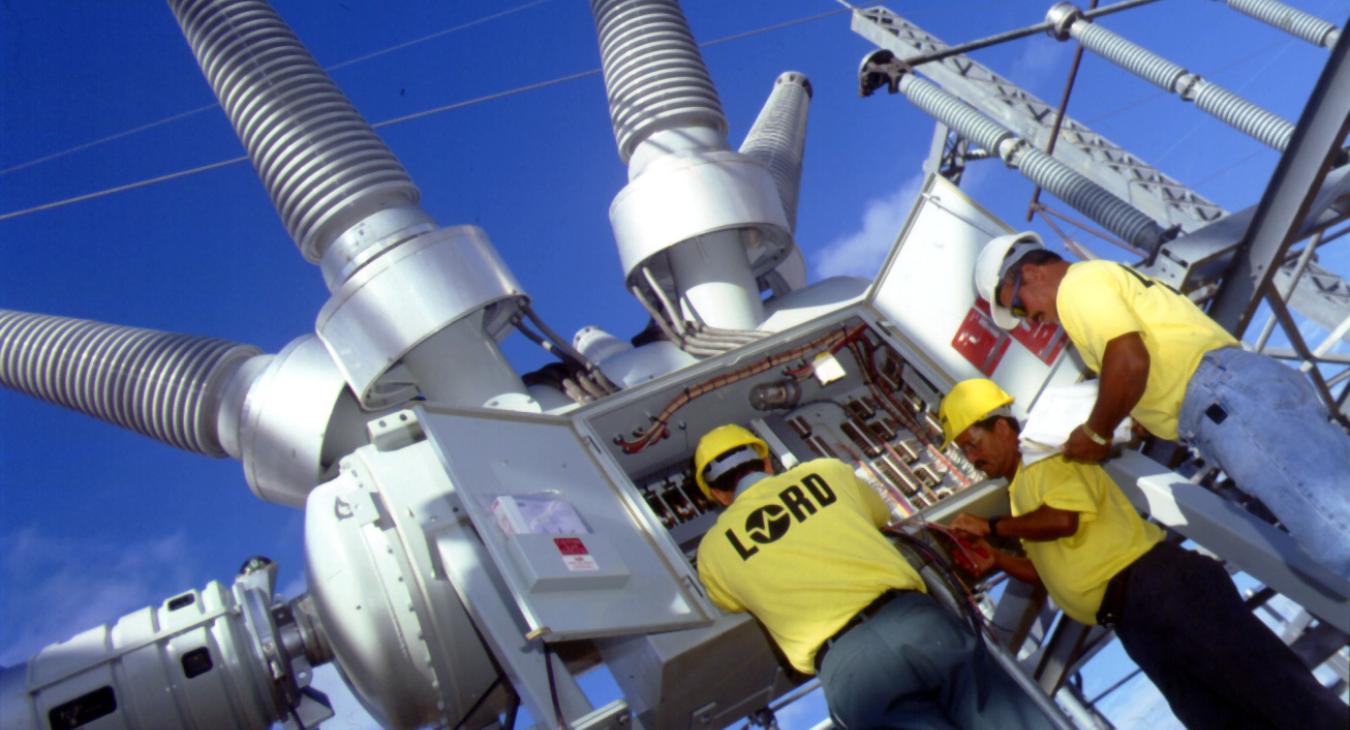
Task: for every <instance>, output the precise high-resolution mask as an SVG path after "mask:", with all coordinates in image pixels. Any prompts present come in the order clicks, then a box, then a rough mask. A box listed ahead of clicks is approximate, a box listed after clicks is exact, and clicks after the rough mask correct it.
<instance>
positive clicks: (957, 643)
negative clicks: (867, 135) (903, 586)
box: [820, 591, 1053, 730]
mask: <svg viewBox="0 0 1350 730" xmlns="http://www.w3.org/2000/svg"><path fill="white" fill-rule="evenodd" d="M820 685H821V687H822V688H823V689H824V690H825V702H826V704H828V705H829V708H830V715H831V717H833V718H834V721H835V723H836V724H838V725H840V726H841V727H843V728H846V729H847V730H864V729H866V728H914V729H916V730H918V729H924V730H926V729H928V728H932V729H933V730H938V729H939V728H942V729H946V728H988V729H989V730H1018V728H1050V727H1053V726H1052V725H1051V724H1050V721H1049V720H1048V719H1046V717H1045V715H1044V714H1042V713H1041V711H1040V708H1038V707H1037V706H1036V703H1035V702H1033V701H1032V700H1031V698H1030V697H1029V696H1028V695H1027V694H1026V693H1025V692H1023V691H1022V689H1021V688H1020V687H1018V686H1017V684H1016V683H1015V682H1014V681H1013V680H1012V678H1011V677H1009V676H1008V675H1007V674H1004V673H1003V671H1002V670H1001V669H1000V668H999V667H998V665H997V664H996V663H995V662H994V660H993V658H991V657H990V656H989V655H988V653H987V652H986V651H985V650H984V649H983V648H982V647H980V646H979V645H978V641H977V639H976V638H975V635H974V634H972V633H971V631H970V629H969V628H968V627H967V626H965V625H964V624H962V623H961V622H960V621H958V620H956V618H955V617H953V616H952V615H950V614H948V613H947V612H946V611H944V610H942V609H941V608H940V607H939V606H938V605H937V603H935V602H934V601H933V599H932V598H930V597H929V596H928V595H927V594H924V593H918V592H915V591H905V592H903V593H901V594H900V595H899V596H897V597H895V598H893V599H891V601H890V602H889V603H887V604H886V605H885V606H884V607H882V608H881V609H880V610H879V611H877V613H876V614H874V615H873V616H872V617H871V618H869V619H867V620H866V621H864V622H862V623H860V624H858V625H857V626H854V627H853V628H851V629H849V630H848V631H847V632H845V633H844V634H843V635H841V636H839V637H838V638H837V639H835V640H834V642H833V643H832V644H831V645H830V648H829V651H828V652H826V654H825V659H824V661H823V662H822V663H821V666H820Z"/></svg>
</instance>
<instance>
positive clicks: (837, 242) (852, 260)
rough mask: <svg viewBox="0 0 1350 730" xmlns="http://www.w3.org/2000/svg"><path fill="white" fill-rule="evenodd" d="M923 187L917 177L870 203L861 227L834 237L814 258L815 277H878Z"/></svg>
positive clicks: (920, 179)
mask: <svg viewBox="0 0 1350 730" xmlns="http://www.w3.org/2000/svg"><path fill="white" fill-rule="evenodd" d="M922 184H923V176H922V175H915V176H914V177H912V178H910V179H909V180H907V181H905V182H904V183H903V184H901V186H900V188H899V189H898V190H896V191H895V193H893V194H891V195H888V196H886V197H884V198H875V199H872V200H869V201H867V204H866V206H865V208H864V209H863V215H862V224H861V227H860V228H859V229H858V230H856V231H854V232H853V233H850V234H848V235H845V236H841V237H839V238H835V239H834V240H832V241H830V243H829V244H827V245H826V246H825V248H823V249H821V250H820V251H818V252H816V254H815V255H814V256H812V268H813V269H814V270H815V278H817V279H822V278H826V277H830V276H861V277H865V278H871V277H873V276H875V275H876V273H877V270H878V269H880V268H881V263H882V261H884V260H885V259H886V254H887V252H889V251H890V250H891V245H892V244H893V243H895V237H896V235H897V234H899V233H900V226H901V224H903V223H904V221H905V218H906V216H908V215H909V211H910V209H911V208H912V207H913V205H914V199H915V198H916V197H917V196H918V194H919V189H920V186H922Z"/></svg>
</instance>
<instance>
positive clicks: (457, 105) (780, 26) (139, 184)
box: [0, 8, 846, 221]
mask: <svg viewBox="0 0 1350 730" xmlns="http://www.w3.org/2000/svg"><path fill="white" fill-rule="evenodd" d="M843 12H846V10H845V9H844V8H840V9H838V10H830V11H827V12H824V13H816V14H815V15H807V16H803V17H801V18H795V19H793V20H786V21H783V22H781V23H774V24H772V25H766V26H762V27H760V28H755V29H753V30H748V31H744V32H741V33H733V34H731V35H727V36H722V37H720V38H714V39H712V40H710V41H705V42H703V43H700V44H698V45H699V47H700V48H708V47H710V46H716V45H721V44H723V43H730V42H732V41H738V40H741V39H744V38H750V37H752V36H756V35H761V34H764V33H770V32H773V31H778V30H784V29H786V28H791V27H793V26H797V25H803V24H806V23H811V22H814V21H817V20H821V19H823V18H828V17H832V16H835V15H839V14H840V13H843ZM447 32H448V31H447ZM368 55H373V54H368ZM600 72H601V69H599V68H593V69H589V70H586V71H579V72H577V73H572V74H566V75H564V76H558V77H556V78H552V79H548V80H546V81H539V82H536V83H532V84H526V85H524V86H518V87H515V88H513V89H507V90H505V91H499V92H496V93H493V94H487V95H485V96H480V97H475V98H473V99H466V100H464V101H458V102H454V103H451V104H445V105H443V106H438V107H435V108H432V109H428V110H425V111H421V112H415V113H412V114H405V115H403V116H399V117H393V118H391V119H386V120H383V121H380V122H376V123H374V124H371V125H370V126H371V127H372V128H373V129H380V128H382V127H389V126H393V125H395V124H401V123H403V122H408V121H412V120H414V119H421V118H423V117H428V116H432V115H435V114H441V113H443V112H448V111H453V110H456V109H463V108H464V107H468V106H473V105H475V104H481V103H483V102H488V101H495V100H497V99H503V98H506V97H509V96H516V95H518V94H524V93H526V92H530V91H537V90H539V89H544V88H548V87H550V86H555V85H557V84H561V83H565V82H567V81H575V80H577V79H582V78H586V77H589V76H598V75H599V74H600ZM215 106H216V105H212V107H215ZM204 109H205V108H203V109H202V110H198V111H203V110H204ZM194 113H196V111H193V112H184V113H183V114H180V115H178V117H177V118H182V117H184V116H189V115H191V114H194ZM168 121H169V120H161V121H159V122H154V123H152V124H150V125H144V126H142V127H139V128H138V129H137V130H129V131H127V132H122V133H119V134H117V135H113V137H110V138H107V139H112V138H116V137H122V136H126V135H129V134H132V133H133V132H135V131H139V130H140V129H148V128H150V127H153V126H158V125H159V124H164V123H167V122H168ZM99 143H100V141H94V142H89V143H86V145H85V146H84V147H81V149H84V148H87V147H90V146H94V145H96V144H99ZM71 151H74V150H73V149H72V150H71ZM61 154H65V153H56V155H49V156H48V157H49V158H50V157H53V156H60V155H61ZM246 160H248V157H247V156H240V157H233V158H230V159H228V160H220V161H218V162H212V163H210V164H207V165H201V166H199V167H193V168H189V169H186V170H179V171H177V172H171V173H167V174H165V175H159V176H156V177H152V178H147V179H145V180H138V181H136V182H131V183H126V184H123V185H117V186H115V187H111V188H106V189H103V190H98V191H95V192H92V193H85V194H83V195H76V196H74V197H70V198H63V199H61V200H55V201H52V202H49V203H43V204H41V205H35V206H32V207H30V208H24V209H22V210H14V211H10V212H8V213H0V221H5V220H9V219H11V218H19V217H22V216H25V215H30V214H32V213H39V212H41V211H44V210H51V209H53V208H61V207H64V206H67V205H72V204H74V203H82V202H85V201H87V200H94V199H96V198H102V197H105V196H108V195H113V194H116V193H121V192H126V191H128V190H135V189H137V188H144V187H149V186H151V185H155V184H157V183H162V182H167V181H169V180H176V179H178V178H181V177H187V176H189V175H195V174H197V173H200V172H207V171H209V170H214V169H217V168H221V167H227V166H229V165H234V164H237V163H239V162H244V161H246ZM38 161H40V160H33V161H30V162H29V163H24V165H29V164H36V163H37V162H38ZM12 169H16V168H8V169H7V170H5V171H0V172H8V171H9V170H12Z"/></svg>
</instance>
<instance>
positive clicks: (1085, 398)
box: [1021, 380, 1131, 464]
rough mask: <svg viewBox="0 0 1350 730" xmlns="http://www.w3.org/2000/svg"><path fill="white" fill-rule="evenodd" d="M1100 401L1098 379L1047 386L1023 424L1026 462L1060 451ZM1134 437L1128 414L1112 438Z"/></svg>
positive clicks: (1023, 460) (1118, 439) (1121, 442)
mask: <svg viewBox="0 0 1350 730" xmlns="http://www.w3.org/2000/svg"><path fill="white" fill-rule="evenodd" d="M1096 402H1097V381H1096V380H1087V381H1084V382H1082V383H1074V384H1072V385H1053V386H1051V387H1049V388H1046V389H1045V392H1044V393H1042V394H1041V397H1040V399H1039V400H1037V401H1036V407H1035V408H1033V409H1031V413H1028V414H1027V418H1026V421H1025V422H1024V423H1023V424H1022V434H1021V447H1022V463H1023V464H1034V463H1036V462H1038V461H1040V460H1041V459H1044V458H1046V457H1050V456H1054V455H1055V454H1057V453H1059V450H1060V447H1062V446H1063V445H1064V442H1065V441H1068V440H1069V434H1071V433H1073V430H1074V429H1075V428H1078V426H1079V425H1081V424H1082V423H1084V422H1085V421H1087V419H1088V416H1089V415H1091V413H1092V406H1093V405H1095V404H1096ZM1130 437H1131V434H1130V419H1128V418H1127V419H1125V420H1124V421H1121V422H1120V425H1119V426H1117V427H1116V432H1115V433H1113V434H1111V442H1112V443H1117V444H1123V443H1126V442H1128V441H1129V440H1130Z"/></svg>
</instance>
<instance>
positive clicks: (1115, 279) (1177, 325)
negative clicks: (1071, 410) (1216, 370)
mask: <svg viewBox="0 0 1350 730" xmlns="http://www.w3.org/2000/svg"><path fill="white" fill-rule="evenodd" d="M1055 306H1056V308H1057V309H1058V311H1059V321H1060V324H1061V325H1063V327H1064V332H1065V333H1067V334H1068V335H1069V339H1070V340H1072V341H1073V344H1074V347H1076V348H1078V354H1079V355H1081V356H1082V357H1083V362H1084V363H1086V364H1087V366H1088V367H1089V368H1092V369H1093V370H1095V371H1097V372H1101V369H1102V357H1103V356H1104V355H1105V353H1106V344H1107V343H1108V342H1110V341H1111V340H1113V339H1115V338H1117V337H1119V336H1121V335H1124V334H1129V333H1130V332H1138V333H1139V336H1140V337H1142V338H1143V340H1144V347H1145V348H1146V349H1147V350H1148V357H1149V368H1148V382H1147V383H1146V385H1145V386H1144V394H1143V396H1141V397H1140V398H1139V402H1138V403H1137V404H1135V406H1134V410H1132V411H1130V415H1131V416H1133V417H1134V419H1135V420H1136V421H1138V422H1139V423H1140V424H1141V425H1142V426H1143V427H1144V428H1147V429H1148V430H1149V432H1151V433H1153V434H1154V435H1155V436H1160V437H1162V438H1165V439H1168V440H1176V438H1177V416H1178V415H1179V414H1180V413H1181V401H1182V400H1183V399H1184V398H1185V397H1186V384H1187V383H1188V382H1190V379H1191V375H1193V374H1194V373H1195V368H1196V367H1197V366H1198V365H1199V364H1200V358H1202V357H1204V355H1205V353H1207V352H1209V351H1210V350H1215V349H1218V348H1220V347H1233V346H1236V345H1237V344H1238V343H1237V340H1235V339H1233V336H1232V335H1230V334H1229V333H1228V331H1227V330H1225V329H1224V328H1222V327H1220V326H1219V324H1218V323H1217V322H1215V321H1214V320H1212V319H1210V318H1209V317H1208V316H1207V315H1206V314H1205V313H1204V312H1202V311H1200V308H1199V307H1197V306H1195V304H1193V303H1192V302H1191V300H1189V299H1187V298H1186V297H1184V296H1182V295H1180V294H1178V293H1176V292H1175V291H1173V290H1172V289H1171V288H1169V287H1168V286H1166V285H1165V284H1162V283H1160V282H1157V281H1154V280H1153V279H1150V278H1149V277H1147V276H1144V275H1143V274H1140V273H1138V272H1136V271H1135V270H1134V269H1131V268H1129V267H1127V266H1125V265H1124V264H1120V263H1116V262H1114V261H1083V262H1080V263H1076V264H1072V265H1070V266H1069V271H1068V273H1066V274H1065V275H1064V279H1063V280H1062V281H1061V282H1060V284H1059V293H1058V295H1057V296H1056V298H1055Z"/></svg>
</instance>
